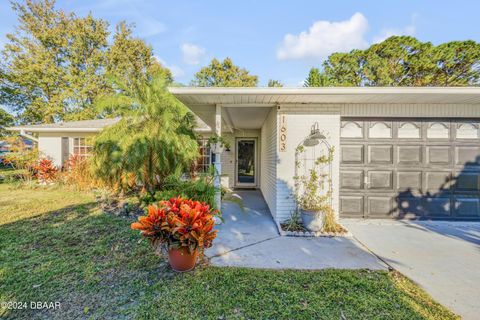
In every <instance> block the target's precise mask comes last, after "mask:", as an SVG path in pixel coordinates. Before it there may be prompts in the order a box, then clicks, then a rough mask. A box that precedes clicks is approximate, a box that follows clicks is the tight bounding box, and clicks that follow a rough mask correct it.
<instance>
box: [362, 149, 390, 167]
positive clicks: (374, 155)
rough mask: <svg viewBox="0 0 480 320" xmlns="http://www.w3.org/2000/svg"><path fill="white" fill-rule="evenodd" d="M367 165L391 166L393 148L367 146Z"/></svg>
mask: <svg viewBox="0 0 480 320" xmlns="http://www.w3.org/2000/svg"><path fill="white" fill-rule="evenodd" d="M368 163H369V164H392V163H393V146H391V145H387V146H385V145H383V146H376V145H372V146H368Z"/></svg>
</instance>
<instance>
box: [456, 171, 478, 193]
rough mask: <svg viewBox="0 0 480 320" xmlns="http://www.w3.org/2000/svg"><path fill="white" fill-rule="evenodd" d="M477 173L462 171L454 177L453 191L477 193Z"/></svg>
mask: <svg viewBox="0 0 480 320" xmlns="http://www.w3.org/2000/svg"><path fill="white" fill-rule="evenodd" d="M479 175H480V173H479V172H468V171H462V172H459V173H457V174H456V175H455V180H454V188H455V191H479V190H480V188H479V181H480V178H479Z"/></svg>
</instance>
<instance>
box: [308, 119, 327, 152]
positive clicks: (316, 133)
mask: <svg viewBox="0 0 480 320" xmlns="http://www.w3.org/2000/svg"><path fill="white" fill-rule="evenodd" d="M325 139H326V137H325V135H323V134H322V133H321V132H320V128H319V126H318V122H315V123H314V124H313V125H312V128H311V129H310V135H309V136H308V138H307V139H305V141H304V142H303V145H304V146H305V147H314V146H316V145H318V144H319V143H320V140H325Z"/></svg>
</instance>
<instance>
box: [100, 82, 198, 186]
mask: <svg viewBox="0 0 480 320" xmlns="http://www.w3.org/2000/svg"><path fill="white" fill-rule="evenodd" d="M166 86H167V82H166V81H165V80H164V79H163V77H161V76H160V75H157V76H153V77H151V78H150V79H149V80H147V81H146V82H138V83H135V84H134V85H133V86H132V84H131V83H130V84H129V85H128V86H127V85H122V84H121V83H117V90H116V93H115V94H113V95H109V96H105V97H102V98H101V99H100V100H99V101H98V106H99V108H100V109H101V110H102V111H103V112H108V113H110V114H113V115H117V116H121V117H122V118H121V120H120V121H119V122H117V123H116V124H115V125H113V126H111V127H108V128H106V129H105V130H103V131H102V132H101V133H100V134H99V135H98V136H97V137H96V138H95V144H94V157H92V167H93V169H94V172H95V173H96V175H97V176H98V177H99V178H101V179H102V180H104V181H106V182H107V183H108V184H109V185H111V186H112V187H113V188H114V189H116V190H121V191H123V190H125V189H127V188H131V187H135V186H137V185H139V184H140V185H141V186H142V189H143V191H145V192H148V193H149V194H151V195H153V194H154V193H155V190H158V189H159V188H161V187H162V186H163V184H164V182H165V178H166V177H168V176H169V175H170V174H172V173H174V172H178V170H184V171H187V170H188V169H189V168H190V167H191V165H192V163H193V161H194V160H195V159H197V158H198V144H197V141H196V139H195V134H194V132H193V128H194V126H195V118H194V116H193V114H192V113H191V112H189V111H188V109H187V108H186V107H185V106H184V105H183V104H182V103H180V102H179V101H178V100H177V99H176V98H175V97H173V96H172V95H171V94H170V93H169V92H168V91H167V89H166Z"/></svg>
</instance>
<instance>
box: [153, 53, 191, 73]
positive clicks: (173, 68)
mask: <svg viewBox="0 0 480 320" xmlns="http://www.w3.org/2000/svg"><path fill="white" fill-rule="evenodd" d="M154 58H155V59H157V61H158V62H160V64H161V65H162V66H164V67H165V68H168V69H169V70H170V71H171V72H172V76H173V77H174V78H180V77H182V76H184V75H185V71H183V69H182V68H180V67H179V66H177V65H175V64H168V63H167V62H166V61H165V60H163V59H162V58H160V57H159V56H155V57H154Z"/></svg>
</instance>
